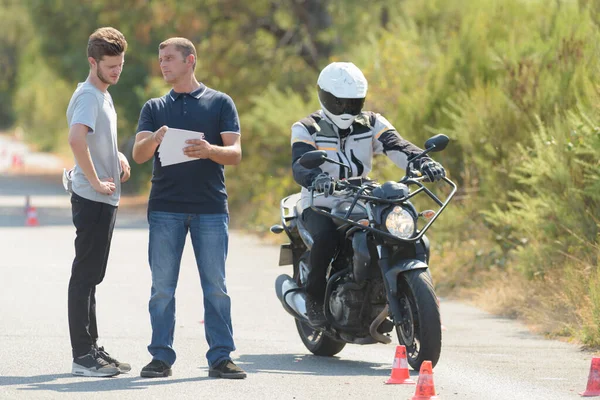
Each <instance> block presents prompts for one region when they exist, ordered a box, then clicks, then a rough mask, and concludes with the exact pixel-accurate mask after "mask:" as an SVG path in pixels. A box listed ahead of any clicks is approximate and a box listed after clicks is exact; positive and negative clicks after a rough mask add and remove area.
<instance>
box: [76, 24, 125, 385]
mask: <svg viewBox="0 0 600 400" xmlns="http://www.w3.org/2000/svg"><path fill="white" fill-rule="evenodd" d="M126 50H127V42H126V41H125V37H124V36H123V34H122V33H121V32H119V31H118V30H116V29H114V28H100V29H97V30H96V31H95V32H94V33H92V35H91V36H90V37H89V41H88V49H87V55H88V62H89V64H90V73H89V75H88V78H87V80H86V81H85V82H83V83H80V84H78V85H77V89H76V90H75V92H74V93H73V96H72V97H71V101H70V103H69V107H68V109H67V122H68V124H69V145H70V146H71V150H72V151H73V155H74V156H75V168H74V170H73V173H72V185H71V190H72V192H71V208H72V212H73V224H74V225H75V228H76V229H77V232H76V238H75V260H74V261H73V266H72V269H71V280H70V281H69V301H68V313H69V331H70V336H71V347H72V349H73V365H72V374H73V375H80V376H113V375H117V374H119V373H120V372H128V371H129V370H130V369H131V366H130V365H129V364H127V363H121V362H119V361H117V360H116V359H115V358H113V357H111V356H110V355H109V354H108V353H107V352H106V351H105V350H104V348H103V347H98V343H97V342H98V328H97V325H96V296H95V294H96V285H98V284H99V283H100V282H102V279H103V278H104V274H105V272H106V265H107V261H108V253H109V250H110V242H111V239H112V233H113V229H114V226H115V219H116V216H117V207H118V205H119V197H120V195H121V183H122V182H125V181H126V180H128V179H129V175H130V167H129V162H128V161H127V158H126V157H125V156H124V155H123V154H122V153H119V151H118V149H117V114H116V112H115V109H114V105H113V101H112V98H111V96H110V94H109V93H108V91H107V89H108V87H109V86H110V85H114V84H116V83H117V82H118V80H119V76H120V75H121V71H122V69H123V62H124V57H125V51H126Z"/></svg>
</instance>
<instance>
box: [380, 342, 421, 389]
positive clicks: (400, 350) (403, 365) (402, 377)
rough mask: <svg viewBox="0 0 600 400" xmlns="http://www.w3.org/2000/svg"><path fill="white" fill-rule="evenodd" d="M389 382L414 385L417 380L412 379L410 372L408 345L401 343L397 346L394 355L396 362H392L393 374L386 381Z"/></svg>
mask: <svg viewBox="0 0 600 400" xmlns="http://www.w3.org/2000/svg"><path fill="white" fill-rule="evenodd" d="M385 383H387V384H391V383H393V384H409V385H414V384H415V381H413V380H412V379H410V374H409V373H408V361H407V360H406V347H404V346H402V345H400V346H396V355H395V356H394V363H393V364H392V374H391V375H390V379H388V380H387V381H385Z"/></svg>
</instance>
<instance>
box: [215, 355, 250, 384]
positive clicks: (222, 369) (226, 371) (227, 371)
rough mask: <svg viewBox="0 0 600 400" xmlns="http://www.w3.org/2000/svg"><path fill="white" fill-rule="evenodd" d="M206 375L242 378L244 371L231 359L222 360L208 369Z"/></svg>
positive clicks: (244, 374)
mask: <svg viewBox="0 0 600 400" xmlns="http://www.w3.org/2000/svg"><path fill="white" fill-rule="evenodd" d="M208 376H210V377H212V378H224V379H244V378H245V377H246V373H245V372H244V370H243V369H241V368H240V367H238V366H237V365H235V364H234V363H233V361H231V360H223V361H221V362H219V363H217V364H215V365H213V366H212V367H210V368H209V370H208Z"/></svg>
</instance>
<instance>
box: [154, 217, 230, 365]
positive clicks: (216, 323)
mask: <svg viewBox="0 0 600 400" xmlns="http://www.w3.org/2000/svg"><path fill="white" fill-rule="evenodd" d="M148 222H149V224H150V241H149V246H148V258H149V261H150V270H151V271H152V291H151V297H150V304H149V311H150V321H151V323H152V342H151V343H150V345H149V346H148V351H149V352H150V354H152V358H153V359H155V360H161V361H164V362H166V363H168V364H169V365H173V364H174V363H175V359H176V355H175V350H174V349H173V337H174V334H175V289H176V288H177V279H178V277H179V267H180V265H181V256H182V254H183V247H184V244H185V239H186V236H187V233H188V231H189V232H190V234H191V237H192V245H193V247H194V254H195V256H196V264H197V265H198V272H199V273H200V283H201V285H202V293H203V298H204V332H205V335H206V341H207V342H208V346H209V349H208V352H207V353H206V358H207V360H208V364H209V366H212V365H214V364H216V363H217V362H219V361H221V360H224V359H230V356H229V354H230V353H231V352H232V351H234V350H235V345H234V343H233V330H232V327H231V299H230V298H229V295H227V288H226V287H225V260H226V258H227V246H228V241H229V234H228V223H229V216H228V215H227V214H180V213H170V212H162V211H151V212H150V213H149V214H148Z"/></svg>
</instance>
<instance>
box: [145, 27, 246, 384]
mask: <svg viewBox="0 0 600 400" xmlns="http://www.w3.org/2000/svg"><path fill="white" fill-rule="evenodd" d="M159 62H160V68H161V71H162V74H163V77H164V79H165V81H166V82H168V83H169V84H170V85H171V86H172V88H173V89H172V90H171V91H170V92H169V93H168V94H166V95H165V96H163V97H161V98H156V99H151V100H149V101H148V102H146V104H145V105H144V107H143V108H142V111H141V114H140V119H139V122H138V129H137V135H136V140H135V144H134V147H133V159H134V160H135V161H136V162H137V163H144V162H146V161H148V160H150V159H151V158H153V157H154V169H153V173H152V189H151V191H150V199H149V202H148V222H149V224H150V239H149V246H148V247H149V248H148V258H149V263H150V270H151V272H152V291H151V297H150V304H149V310H150V320H151V324H152V341H151V343H150V345H149V346H148V351H149V352H150V354H151V355H152V361H151V362H150V363H149V364H148V365H146V366H145V367H144V368H143V369H142V371H141V376H143V377H149V378H152V377H163V376H169V375H171V373H172V372H171V366H172V365H173V363H174V362H175V358H176V355H175V351H174V349H173V337H174V330H175V288H176V286H177V278H178V276H179V268H180V263H181V256H182V253H183V247H184V244H185V239H186V236H187V233H188V231H189V232H190V234H191V238H192V245H193V247H194V254H195V256H196V263H197V265H198V271H199V273H200V280H201V284H202V291H203V296H204V297H203V298H204V326H205V334H206V340H207V342H208V345H209V350H208V352H207V354H206V358H207V359H208V364H209V376H211V377H216V378H233V379H240V378H245V377H246V373H245V372H244V371H243V370H242V369H241V368H239V367H238V366H236V365H235V364H234V363H233V362H232V361H231V358H230V353H231V352H232V351H234V350H235V346H234V343H233V332H232V326H231V301H230V298H229V296H228V294H227V289H226V286H225V260H226V258H227V246H228V239H229V236H228V223H229V215H228V209H227V192H226V190H225V177H224V165H236V164H239V162H240V160H241V158H242V151H241V144H240V123H239V118H238V114H237V110H236V108H235V105H234V103H233V100H232V99H231V98H230V97H229V96H228V95H226V94H224V93H221V92H218V91H216V90H213V89H211V88H208V87H206V86H205V85H204V84H202V83H200V82H198V81H197V80H196V78H195V76H194V69H195V67H196V49H195V48H194V45H193V44H192V42H190V41H189V40H188V39H184V38H171V39H168V40H166V41H164V42H163V43H161V44H160V46H159ZM168 128H177V129H184V130H190V131H196V132H202V133H203V134H204V139H195V140H188V141H187V142H186V143H187V146H186V147H185V148H184V149H182V150H181V151H182V152H183V153H184V154H185V155H187V156H189V157H192V158H195V159H196V160H193V161H187V162H183V163H179V164H173V165H166V166H163V165H161V161H160V158H159V157H158V151H157V150H158V148H159V145H160V143H161V142H162V140H163V138H164V136H165V133H166V132H167V130H168ZM169 134H171V133H169Z"/></svg>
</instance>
